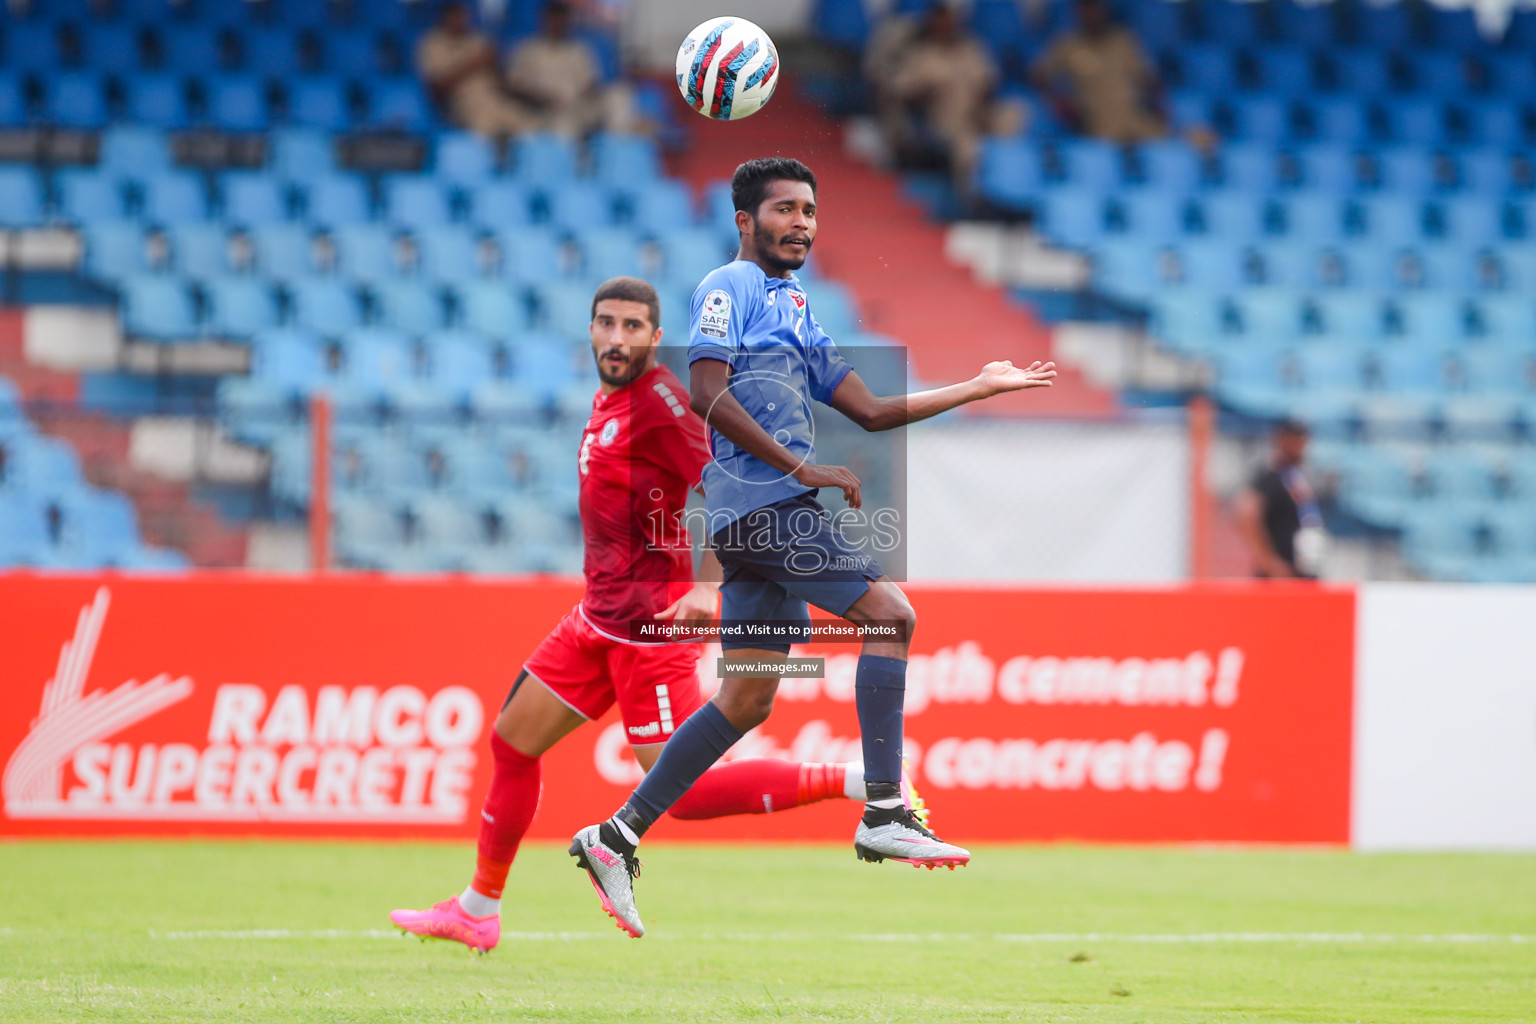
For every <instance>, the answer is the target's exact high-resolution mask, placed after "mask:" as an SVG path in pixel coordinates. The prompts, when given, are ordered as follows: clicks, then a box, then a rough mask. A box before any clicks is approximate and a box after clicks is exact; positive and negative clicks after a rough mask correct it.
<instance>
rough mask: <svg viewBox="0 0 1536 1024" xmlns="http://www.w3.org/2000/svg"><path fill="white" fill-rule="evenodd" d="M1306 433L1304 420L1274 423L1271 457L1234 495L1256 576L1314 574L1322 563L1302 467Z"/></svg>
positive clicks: (1317, 516) (1323, 539)
mask: <svg viewBox="0 0 1536 1024" xmlns="http://www.w3.org/2000/svg"><path fill="white" fill-rule="evenodd" d="M1307 436H1308V435H1307V428H1306V425H1305V424H1302V423H1298V422H1296V421H1295V420H1286V421H1284V422H1282V423H1281V424H1280V425H1279V426H1278V427H1276V428H1275V434H1274V454H1273V457H1272V458H1271V460H1270V462H1269V464H1268V465H1267V466H1265V467H1264V468H1263V469H1260V470H1259V471H1258V473H1256V474H1254V477H1253V480H1252V481H1251V482H1250V483H1249V485H1248V486H1247V488H1245V489H1244V490H1243V492H1242V493H1241V494H1240V495H1238V499H1237V520H1238V527H1239V529H1240V530H1241V531H1242V536H1243V541H1244V543H1246V544H1247V545H1248V550H1249V552H1250V553H1251V554H1252V555H1253V562H1254V575H1256V576H1258V577H1260V578H1263V579H1316V578H1317V576H1318V573H1319V571H1320V569H1321V568H1322V559H1323V553H1324V550H1323V549H1324V548H1325V547H1326V545H1327V535H1326V534H1325V533H1324V532H1323V516H1322V513H1321V512H1320V511H1319V510H1318V507H1317V496H1316V494H1314V492H1313V490H1312V484H1311V483H1310V482H1309V481H1308V480H1307V476H1306V473H1305V471H1304V470H1303V469H1302V463H1303V461H1305V459H1306V455H1307Z"/></svg>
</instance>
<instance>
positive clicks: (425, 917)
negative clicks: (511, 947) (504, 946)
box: [389, 896, 501, 953]
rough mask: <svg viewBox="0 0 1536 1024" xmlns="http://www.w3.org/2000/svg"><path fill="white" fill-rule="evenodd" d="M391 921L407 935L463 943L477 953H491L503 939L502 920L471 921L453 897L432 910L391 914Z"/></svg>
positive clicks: (498, 918) (434, 906) (490, 918)
mask: <svg viewBox="0 0 1536 1024" xmlns="http://www.w3.org/2000/svg"><path fill="white" fill-rule="evenodd" d="M389 919H390V921H391V922H393V923H394V926H395V927H396V928H399V929H400V930H401V931H403V932H405V933H406V934H407V935H416V936H419V937H420V938H421V940H422V941H423V942H425V941H426V940H427V939H448V940H449V941H452V942H462V943H464V945H466V946H468V947H469V948H470V949H472V950H474V951H475V952H477V953H489V952H490V951H491V950H493V949H495V948H496V943H497V942H498V941H499V940H500V939H501V917H500V915H497V914H492V915H491V916H490V917H470V916H469V915H468V914H466V913H465V912H464V908H463V907H461V906H459V898H458V897H457V896H450V897H448V899H446V900H443V902H441V903H438V904H434V905H433V907H432V909H431V910H391V911H390V912H389Z"/></svg>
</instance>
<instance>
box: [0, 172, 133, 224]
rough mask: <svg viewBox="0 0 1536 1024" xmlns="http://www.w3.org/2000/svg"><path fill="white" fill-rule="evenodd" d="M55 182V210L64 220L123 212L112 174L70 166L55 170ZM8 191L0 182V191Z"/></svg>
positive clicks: (101, 217) (88, 221)
mask: <svg viewBox="0 0 1536 1024" xmlns="http://www.w3.org/2000/svg"><path fill="white" fill-rule="evenodd" d="M55 185H56V186H57V188H58V194H59V214H60V215H61V216H62V217H63V218H64V219H65V220H69V221H73V222H74V223H76V224H81V225H86V224H92V223H95V222H97V221H115V220H119V219H121V218H122V216H123V187H122V182H121V181H120V180H119V179H118V178H117V176H116V175H115V174H112V173H104V172H102V171H90V170H85V169H82V168H71V169H69V170H65V171H60V172H59V174H58V177H57V178H56V179H55ZM10 191H11V189H10V188H9V187H6V186H0V194H4V193H8V192H10ZM0 202H3V199H0Z"/></svg>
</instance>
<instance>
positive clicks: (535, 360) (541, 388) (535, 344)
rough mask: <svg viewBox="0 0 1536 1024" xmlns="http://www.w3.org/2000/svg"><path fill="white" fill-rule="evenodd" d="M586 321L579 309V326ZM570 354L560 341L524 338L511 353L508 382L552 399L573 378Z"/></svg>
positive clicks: (583, 311)
mask: <svg viewBox="0 0 1536 1024" xmlns="http://www.w3.org/2000/svg"><path fill="white" fill-rule="evenodd" d="M588 298H590V296H588ZM587 319H588V316H587V311H586V310H585V309H583V310H582V317H581V322H582V324H585V323H586V321H587ZM572 351H573V350H572V348H571V346H570V345H568V344H567V343H566V342H565V341H564V340H563V339H560V338H552V337H551V338H540V337H537V336H530V337H525V338H524V339H522V341H521V343H520V344H519V345H518V346H517V351H516V352H515V353H514V354H513V355H514V358H513V367H512V379H513V380H514V381H516V382H517V383H519V384H522V385H523V386H524V387H526V388H528V389H529V390H530V391H532V392H533V393H534V394H536V395H540V396H541V397H543V398H544V399H545V400H552V399H553V398H554V397H555V396H556V395H557V394H558V393H559V392H560V391H561V389H563V388H565V387H566V386H568V385H569V384H570V383H571V382H572V381H573V380H574V379H575V369H574V363H573V360H572Z"/></svg>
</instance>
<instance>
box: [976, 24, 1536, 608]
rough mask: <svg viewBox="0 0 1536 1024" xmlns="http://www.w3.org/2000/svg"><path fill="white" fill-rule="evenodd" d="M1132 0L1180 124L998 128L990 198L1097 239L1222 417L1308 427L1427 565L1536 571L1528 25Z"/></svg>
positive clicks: (983, 188)
mask: <svg viewBox="0 0 1536 1024" xmlns="http://www.w3.org/2000/svg"><path fill="white" fill-rule="evenodd" d="M1122 7H1123V11H1122V13H1123V15H1124V16H1125V17H1126V18H1127V20H1128V22H1129V23H1130V24H1131V25H1132V27H1134V28H1135V30H1136V31H1137V32H1138V34H1139V36H1140V38H1141V40H1142V42H1143V44H1144V45H1145V46H1146V47H1147V48H1148V49H1149V50H1150V51H1151V52H1152V53H1153V55H1154V56H1155V58H1156V61H1157V63H1158V65H1159V67H1160V69H1161V70H1162V73H1163V75H1164V77H1165V80H1167V81H1168V82H1170V83H1171V84H1172V90H1171V92H1170V95H1169V103H1168V108H1169V110H1170V112H1171V113H1172V116H1173V120H1174V126H1173V127H1174V132H1175V137H1174V138H1171V139H1170V140H1169V141H1166V142H1159V143H1154V144H1149V145H1145V146H1143V147H1141V149H1140V150H1139V151H1137V152H1127V153H1121V152H1119V151H1118V150H1114V149H1112V148H1109V147H1106V146H1104V144H1102V143H1095V142H1085V141H1082V140H1079V139H1075V138H1071V137H1069V136H1067V135H1065V134H1064V133H1062V132H1061V130H1060V129H1059V128H1057V127H1056V126H1055V124H1054V122H1053V120H1052V119H1051V118H1049V117H1039V118H1036V119H1035V121H1034V124H1033V125H1032V126H1031V127H1030V129H1029V131H1028V134H1025V135H1022V136H1019V137H1014V138H994V139H991V140H988V141H987V142H986V143H985V145H984V148H983V152H982V155H981V159H980V161H979V165H978V167H977V170H976V175H975V179H974V182H973V184H974V190H975V194H976V195H977V196H978V197H979V198H980V200H981V201H982V202H983V203H984V204H985V205H986V206H987V207H989V208H990V209H991V210H992V211H994V212H998V213H1002V214H1005V215H1024V216H1032V217H1034V218H1035V219H1036V223H1037V224H1038V227H1039V229H1040V230H1041V231H1043V232H1044V233H1045V234H1046V235H1047V236H1048V237H1049V238H1051V239H1053V240H1054V241H1055V242H1056V243H1058V244H1060V245H1063V246H1066V247H1070V248H1076V249H1081V250H1083V251H1085V252H1086V253H1088V254H1089V255H1090V256H1091V257H1092V259H1093V262H1094V266H1095V268H1096V269H1095V276H1094V287H1096V288H1097V289H1099V290H1101V291H1103V292H1106V293H1109V294H1111V295H1113V296H1116V297H1118V298H1121V299H1124V300H1129V301H1131V302H1134V303H1138V304H1141V305H1143V306H1144V307H1145V308H1146V310H1147V313H1148V322H1149V324H1150V328H1151V330H1152V331H1153V332H1154V333H1155V335H1156V337H1157V339H1158V340H1159V341H1160V343H1161V344H1162V345H1164V346H1166V347H1167V348H1168V349H1170V350H1172V351H1173V352H1176V353H1180V354H1182V355H1185V356H1188V357H1190V358H1193V359H1198V360H1202V361H1204V362H1207V363H1208V364H1209V365H1210V366H1211V367H1212V370H1213V373H1214V393H1215V395H1216V397H1217V398H1218V399H1219V401H1220V402H1221V403H1222V405H1223V406H1224V407H1226V408H1227V409H1229V410H1231V411H1233V412H1236V413H1241V414H1248V415H1254V416H1259V417H1280V416H1290V417H1297V418H1300V419H1302V420H1304V421H1307V422H1308V423H1310V425H1311V427H1312V429H1313V431H1314V434H1315V435H1316V436H1317V437H1318V438H1319V439H1320V441H1321V442H1322V443H1320V444H1318V445H1317V446H1316V453H1315V454H1316V457H1317V460H1318V461H1319V462H1320V463H1322V464H1323V468H1324V469H1325V470H1327V471H1330V472H1332V473H1334V474H1336V475H1337V478H1338V479H1339V481H1340V485H1339V492H1338V501H1339V506H1340V508H1341V509H1342V510H1343V511H1345V512H1347V513H1349V514H1350V515H1352V516H1354V517H1356V518H1357V519H1359V520H1361V521H1363V522H1365V523H1367V524H1370V525H1372V526H1375V527H1380V528H1385V529H1390V530H1399V531H1401V532H1402V536H1403V538H1404V551H1405V553H1406V555H1407V557H1408V559H1409V561H1410V564H1411V565H1412V566H1413V568H1414V569H1415V571H1417V572H1418V573H1421V574H1423V575H1425V576H1428V577H1433V578H1444V579H1465V580H1520V581H1525V580H1533V579H1536V563H1533V561H1532V558H1531V556H1532V554H1533V552H1536V512H1533V511H1532V510H1533V508H1536V506H1533V504H1532V498H1533V497H1536V495H1533V493H1532V492H1531V491H1530V490H1529V483H1530V469H1529V466H1530V462H1531V459H1532V455H1531V451H1532V447H1531V445H1532V441H1533V440H1536V303H1533V300H1532V298H1531V292H1532V286H1533V284H1536V277H1532V274H1533V273H1536V263H1533V261H1532V258H1531V255H1530V253H1531V240H1532V239H1533V238H1536V206H1533V205H1532V203H1531V194H1532V193H1531V189H1532V186H1533V184H1536V182H1533V173H1532V167H1533V163H1532V159H1533V157H1532V154H1533V151H1536V135H1533V129H1536V120H1533V117H1536V72H1533V71H1532V69H1533V68H1536V51H1533V50H1532V49H1531V48H1530V41H1529V33H1528V32H1527V31H1526V30H1525V26H1526V25H1527V23H1528V22H1529V20H1530V19H1529V17H1528V16H1527V15H1525V14H1519V15H1516V22H1517V24H1515V25H1514V27H1512V29H1511V31H1510V32H1509V34H1508V35H1507V36H1506V37H1505V38H1504V39H1502V40H1489V39H1485V38H1484V37H1483V36H1481V35H1480V34H1479V33H1478V32H1477V31H1476V30H1475V28H1474V27H1473V24H1472V15H1471V13H1470V11H1467V10H1460V9H1458V10H1454V11H1452V10H1437V9H1436V8H1434V7H1432V6H1429V5H1424V4H1405V3H1391V4H1385V5H1381V6H1372V5H1366V4H1343V3H1334V4H1323V5H1301V4H1296V3H1293V2H1292V0H1268V2H1263V3H1236V2H1231V0H1203V2H1200V3H1166V2H1163V0H1153V2H1145V3H1135V4H1125V5H1122ZM983 9H984V5H977V6H976V8H975V10H976V15H975V17H976V18H977V19H978V21H977V25H976V27H977V28H978V29H980V28H982V27H984V26H983V24H982V20H983V18H984V15H983ZM1052 9H1053V11H1055V12H1056V13H1055V14H1054V15H1053V17H1057V18H1059V17H1063V16H1065V15H1064V12H1063V11H1062V10H1058V9H1057V5H1052ZM983 38H987V39H993V40H995V37H993V36H990V35H987V34H986V33H983ZM997 45H999V46H1002V45H1005V44H1004V43H1002V42H1001V41H997ZM1003 56H1005V55H1004V54H1001V53H1000V54H999V57H1000V64H1001V66H1003V67H1004V68H1006V67H1008V66H1009V65H1008V63H1007V61H1006V60H1001V58H1002V57H1003ZM1195 128H1214V129H1215V130H1216V131H1217V132H1218V133H1219V135H1220V142H1219V144H1218V145H1217V146H1216V148H1215V151H1214V152H1213V153H1211V154H1210V155H1209V157H1208V158H1207V157H1206V156H1204V155H1202V154H1201V153H1198V152H1196V151H1195V150H1193V149H1192V148H1190V147H1189V146H1187V145H1186V144H1185V143H1184V142H1183V141H1181V140H1180V139H1179V138H1178V135H1179V134H1180V133H1182V132H1185V131H1187V130H1189V129H1195ZM1142 189H1151V191H1150V192H1142V191H1140V190H1142ZM1458 463H1459V464H1464V465H1465V466H1466V467H1468V468H1467V469H1466V470H1465V473H1459V474H1458V475H1457V476H1456V478H1455V479H1456V480H1457V481H1461V482H1462V483H1464V482H1466V481H1467V480H1471V481H1473V485H1471V486H1461V484H1460V483H1458V484H1456V485H1452V484H1451V483H1449V482H1448V481H1449V480H1450V477H1448V476H1446V475H1445V474H1443V473H1441V472H1439V471H1438V470H1437V469H1436V467H1445V466H1448V465H1452V464H1458Z"/></svg>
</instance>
